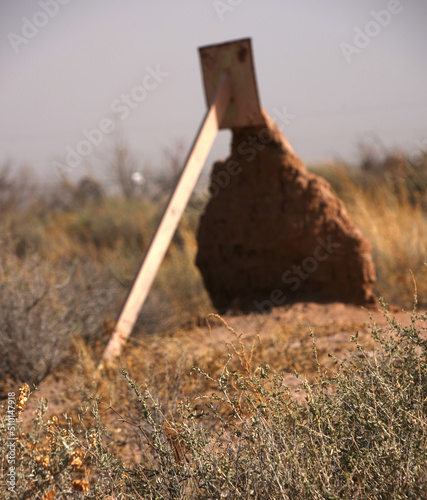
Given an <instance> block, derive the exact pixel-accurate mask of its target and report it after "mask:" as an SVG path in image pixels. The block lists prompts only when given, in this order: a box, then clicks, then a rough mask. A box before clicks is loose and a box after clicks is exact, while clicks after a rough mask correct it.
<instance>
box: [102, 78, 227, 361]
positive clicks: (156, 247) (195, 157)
mask: <svg viewBox="0 0 427 500" xmlns="http://www.w3.org/2000/svg"><path fill="white" fill-rule="evenodd" d="M230 100H231V83H230V76H229V73H228V72H225V73H224V74H223V75H222V77H221V79H220V82H219V85H218V89H217V92H216V96H215V98H214V100H213V103H212V106H211V107H210V108H209V110H208V111H207V113H206V116H205V118H204V120H203V122H202V125H201V127H200V129H199V132H198V134H197V136H196V139H195V141H194V143H193V147H192V148H191V150H190V153H189V155H188V157H187V161H186V163H185V165H184V168H183V170H182V173H181V177H180V179H179V181H178V183H177V185H176V188H175V190H174V192H173V194H172V196H171V199H170V201H169V203H168V205H167V208H166V210H165V212H164V214H163V217H162V220H161V222H160V225H159V227H158V228H157V231H156V233H155V235H154V238H153V239H152V241H151V243H150V246H149V248H148V250H147V253H146V255H145V258H144V260H143V262H142V264H141V267H140V269H139V272H138V274H137V276H136V279H135V281H134V283H133V285H132V288H131V290H130V292H129V294H128V297H127V299H126V302H125V304H124V306H123V309H122V311H121V313H120V316H119V319H118V321H117V324H116V327H115V330H114V332H113V335H112V336H111V338H110V341H109V343H108V345H107V347H106V349H105V351H104V354H103V356H102V360H101V365H100V367H101V366H103V365H104V364H106V363H108V362H111V361H112V360H113V359H114V358H116V357H117V356H119V355H120V353H121V350H122V346H123V344H124V343H125V342H126V339H127V338H128V337H129V335H130V334H131V332H132V329H133V327H134V325H135V322H136V320H137V318H138V315H139V312H140V310H141V307H142V306H143V304H144V301H145V299H146V297H147V295H148V292H149V291H150V288H151V285H152V283H153V281H154V278H155V277H156V274H157V271H158V269H159V267H160V264H161V262H162V260H163V258H164V256H165V254H166V251H167V249H168V248H169V244H170V242H171V240H172V237H173V235H174V233H175V231H176V228H177V226H178V223H179V221H180V219H181V216H182V214H183V212H184V210H185V207H186V206H187V203H188V200H189V198H190V196H191V193H192V192H193V189H194V186H195V185H196V182H197V179H198V178H199V176H200V173H201V171H202V168H203V165H204V163H205V161H206V158H207V156H208V154H209V151H210V149H211V147H212V144H213V142H214V140H215V137H216V135H217V132H218V129H219V127H220V126H221V122H222V120H223V118H224V116H225V113H226V111H227V108H228V105H229V103H230Z"/></svg>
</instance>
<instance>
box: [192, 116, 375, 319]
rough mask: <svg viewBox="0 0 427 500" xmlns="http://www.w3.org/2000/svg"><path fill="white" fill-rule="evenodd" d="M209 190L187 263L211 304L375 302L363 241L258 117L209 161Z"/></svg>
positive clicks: (338, 205)
mask: <svg viewBox="0 0 427 500" xmlns="http://www.w3.org/2000/svg"><path fill="white" fill-rule="evenodd" d="M264 114H265V113H264ZM210 192H211V198H210V201H209V203H208V204H207V206H206V209H205V213H204V214H203V216H202V217H201V220H200V226H199V230H198V235H197V241H198V254H197V258H196V264H197V266H198V267H199V269H200V271H201V274H202V276H203V279H204V283H205V286H206V289H207V290H208V292H209V294H210V296H211V299H212V302H213V304H214V305H215V307H216V308H217V309H218V310H220V311H224V310H227V309H230V308H231V307H232V308H239V309H243V310H247V309H249V310H250V309H258V310H260V311H265V310H269V309H270V308H271V307H273V306H275V305H281V304H283V303H285V302H286V301H291V300H306V299H311V300H338V301H342V302H349V303H356V304H368V303H372V302H374V301H375V297H374V295H373V292H372V286H373V283H374V281H375V270H374V265H373V262H372V258H371V253H370V250H371V248H370V244H369V242H368V241H367V239H366V238H364V237H363V235H362V234H361V232H360V230H359V229H358V228H357V227H356V226H355V224H354V223H353V222H352V221H351V220H350V218H349V216H348V214H347V211H346V209H345V206H344V204H343V202H342V201H341V200H339V199H338V198H337V197H336V196H334V195H333V194H332V193H331V191H330V185H329V183H328V182H326V181H325V180H324V179H322V178H320V177H317V176H316V175H314V174H312V173H310V172H308V171H307V170H306V168H305V166H304V164H303V163H302V161H301V160H300V159H299V158H298V156H297V155H296V154H295V153H294V151H293V150H292V148H291V146H290V145H289V143H288V142H287V140H286V138H285V137H284V135H283V134H282V132H281V131H280V129H279V127H278V126H277V125H276V124H274V123H273V122H272V120H271V119H270V118H269V117H268V116H267V115H266V114H265V126H261V127H247V128H240V129H235V130H233V139H232V145H231V155H230V157H229V158H228V159H227V160H225V161H219V162H217V163H215V165H214V168H213V171H212V174H211V183H210Z"/></svg>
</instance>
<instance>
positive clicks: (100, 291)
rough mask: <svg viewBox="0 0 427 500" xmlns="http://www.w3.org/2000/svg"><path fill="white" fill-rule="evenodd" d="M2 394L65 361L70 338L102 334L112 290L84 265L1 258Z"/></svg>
mask: <svg viewBox="0 0 427 500" xmlns="http://www.w3.org/2000/svg"><path fill="white" fill-rule="evenodd" d="M0 290H1V293H0V310H1V314H0V350H1V352H2V355H3V358H2V363H1V364H0V379H1V380H2V386H3V385H4V387H1V390H5V386H6V384H7V383H8V384H10V383H11V382H13V383H14V384H20V383H23V382H27V383H30V384H32V383H39V382H40V381H41V380H43V379H44V378H45V377H46V376H47V375H48V374H49V373H51V372H52V371H53V370H54V369H56V368H57V367H58V366H59V365H60V363H61V362H62V361H63V360H64V359H65V358H66V356H67V350H68V347H69V345H70V339H71V337H72V336H73V335H76V334H81V335H83V336H84V337H86V338H91V337H94V336H96V335H97V334H100V333H102V328H103V327H102V320H103V318H104V317H105V316H106V315H107V313H108V311H110V310H111V305H112V304H114V301H115V300H116V299H117V293H118V291H117V287H116V285H115V283H114V281H113V280H112V279H111V278H109V277H108V275H102V274H100V272H99V271H98V270H97V269H96V267H94V266H93V264H91V263H90V262H88V261H82V260H79V259H75V260H73V261H71V262H68V264H66V263H64V262H62V263H61V264H60V263H59V262H55V261H46V260H43V259H42V258H40V257H39V256H38V255H37V254H36V253H34V254H33V255H31V256H27V257H25V258H24V259H20V258H18V257H16V256H15V255H14V254H13V253H12V252H10V253H8V252H6V253H5V254H3V255H2V256H0Z"/></svg>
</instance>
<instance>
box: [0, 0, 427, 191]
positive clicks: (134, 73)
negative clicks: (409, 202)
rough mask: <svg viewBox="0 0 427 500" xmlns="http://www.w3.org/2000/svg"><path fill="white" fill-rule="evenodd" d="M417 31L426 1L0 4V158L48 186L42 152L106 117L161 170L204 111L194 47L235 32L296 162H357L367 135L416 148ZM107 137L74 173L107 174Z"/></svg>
mask: <svg viewBox="0 0 427 500" xmlns="http://www.w3.org/2000/svg"><path fill="white" fill-rule="evenodd" d="M43 9H44V10H43ZM426 26H427V2H426V1H425V0H400V1H399V0H391V1H388V2H387V1H379V0H378V1H376V0H357V1H356V0H351V1H350V0H322V1H318V0H317V1H315V0H274V1H273V0H264V1H262V2H261V1H260V0H258V1H257V0H240V1H239V0H175V1H172V0H168V1H166V0H156V1H154V0H151V1H149V0H139V1H138V0H120V1H119V0H68V1H67V0H36V1H34V0H0V40H1V42H0V62H1V66H0V68H1V79H0V109H1V115H0V165H1V164H2V163H3V162H4V161H5V160H6V159H12V160H14V161H15V163H14V164H15V165H16V166H19V165H23V164H26V165H29V166H33V167H34V168H36V169H37V170H38V171H39V172H41V173H42V174H43V179H44V181H45V182H50V181H53V180H54V179H55V173H54V169H53V167H52V161H54V160H57V161H59V162H63V163H65V158H66V151H69V150H70V148H71V149H74V150H75V149H76V148H77V146H78V145H79V143H80V142H81V141H82V140H84V139H85V135H84V132H83V131H84V130H86V131H90V130H93V129H94V128H99V124H100V122H102V121H104V122H105V120H106V119H108V118H115V120H116V127H120V129H121V130H122V134H123V136H124V138H125V140H126V141H127V142H128V143H129V146H130V149H131V151H132V152H133V153H134V155H135V157H136V159H137V162H138V165H139V166H141V167H142V166H143V165H144V164H147V163H151V164H152V165H153V166H155V167H159V166H160V165H161V160H162V151H163V150H164V149H165V148H168V147H169V148H173V147H174V144H176V143H177V142H179V141H181V142H183V143H184V144H185V146H186V147H188V146H189V145H190V144H191V142H192V140H193V138H194V135H195V133H196V131H197V129H198V126H199V124H200V121H201V119H202V117H203V115H204V113H205V110H206V104H205V100H204V93H203V85H202V81H201V72H200V66H199V60H198V52H197V48H198V47H199V46H203V45H207V44H212V43H220V42H224V41H228V40H232V39H237V38H246V37H250V38H252V45H253V51H254V59H255V68H256V75H257V81H258V89H259V94H260V99H261V103H262V105H263V107H264V108H265V109H266V110H267V112H268V113H269V114H270V115H271V116H272V117H273V118H274V119H277V111H280V112H283V110H286V113H288V114H289V115H292V117H291V118H289V119H288V120H287V121H288V123H287V124H284V123H281V126H282V128H283V131H284V133H285V134H286V135H287V137H288V139H289V141H290V142H291V144H292V145H293V147H294V149H295V151H296V152H297V153H298V154H299V155H300V156H301V157H302V159H303V160H304V161H305V162H309V163H312V162H316V161H321V160H324V159H328V158H334V157H343V158H345V159H349V160H356V158H357V152H358V149H357V144H358V142H359V141H361V140H367V141H369V140H372V139H371V138H372V137H379V138H380V139H381V141H382V142H383V143H384V145H385V146H386V147H388V148H393V147H399V148H401V149H404V150H405V151H409V152H410V151H413V150H414V149H416V148H419V147H420V142H418V143H417V142H416V141H421V142H422V141H424V144H425V145H426V147H427V120H426V114H427V92H426V91H427V61H426V56H427V29H426ZM355 37H356V39H355ZM343 44H344V45H343ZM148 75H150V76H148ZM153 75H154V78H153ZM135 88H138V90H134V89H135ZM132 91H133V92H134V95H135V96H136V98H139V99H140V102H135V101H134V100H133V101H131V104H124V103H125V101H124V100H123V99H126V97H123V96H126V94H131V93H132ZM144 92H145V94H144ZM104 125H105V123H104ZM114 135H115V133H114V132H111V133H105V134H104V137H103V138H102V139H100V138H99V137H100V136H99V135H96V133H95V135H94V136H93V140H94V141H96V142H100V144H99V145H97V146H93V147H92V151H91V152H90V154H88V155H87V156H86V158H85V160H84V162H82V164H81V165H80V166H79V167H75V168H74V170H73V174H75V175H81V174H82V173H84V172H85V171H86V170H87V168H88V166H90V168H92V172H93V173H95V174H96V175H99V176H101V177H107V175H108V173H107V172H106V167H105V161H104V159H105V157H106V150H108V148H109V147H111V144H112V141H113V138H114ZM229 140H230V133H229V132H228V131H224V132H221V133H220V134H219V137H218V139H217V141H216V143H215V145H214V150H213V153H212V154H211V155H210V158H209V162H208V166H207V168H208V169H209V168H210V164H211V162H212V160H214V159H215V158H219V157H224V156H226V154H227V151H228V143H229ZM67 148H68V149H67Z"/></svg>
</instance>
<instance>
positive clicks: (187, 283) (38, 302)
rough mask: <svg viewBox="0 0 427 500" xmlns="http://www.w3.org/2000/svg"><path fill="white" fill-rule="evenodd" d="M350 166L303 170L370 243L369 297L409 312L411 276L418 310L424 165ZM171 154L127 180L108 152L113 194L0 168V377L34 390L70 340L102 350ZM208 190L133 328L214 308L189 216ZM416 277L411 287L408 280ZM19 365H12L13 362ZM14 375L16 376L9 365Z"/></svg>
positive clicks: (195, 316)
mask: <svg viewBox="0 0 427 500" xmlns="http://www.w3.org/2000/svg"><path fill="white" fill-rule="evenodd" d="M360 152H361V155H360V161H359V164H358V165H349V164H346V163H343V162H340V161H336V162H334V163H332V164H328V165H316V166H312V167H310V169H311V170H312V171H314V172H315V173H316V174H318V175H320V176H322V177H324V178H326V179H327V180H328V181H329V182H330V184H331V187H332V190H333V191H334V192H335V193H336V194H337V195H338V196H339V197H340V198H341V199H343V200H344V202H345V204H346V207H347V209H348V212H349V214H350V216H351V217H352V218H353V220H354V221H355V223H356V224H357V225H358V226H359V227H360V229H361V230H362V232H363V233H364V234H365V236H366V237H367V238H368V239H369V240H370V242H371V243H372V252H373V258H374V262H375V266H376V271H377V283H376V285H375V293H376V294H377V296H378V297H383V298H384V299H385V301H386V302H388V303H389V304H396V305H398V306H400V307H405V308H411V306H412V303H413V296H414V286H415V285H414V279H415V283H416V286H417V289H418V297H419V304H420V306H421V307H425V306H426V305H427V280H426V267H425V266H424V262H426V259H427V159H426V155H421V156H418V157H417V164H414V163H411V161H410V160H409V159H408V158H407V157H405V155H403V154H402V153H400V152H385V153H382V154H379V153H378V152H375V151H372V150H370V149H368V148H363V147H361V148H360ZM182 156H183V148H182V147H181V146H179V147H176V148H175V149H173V150H171V151H168V152H166V154H165V163H166V166H165V168H164V169H163V170H161V171H160V172H159V173H157V174H153V172H152V171H149V170H146V171H144V172H140V173H138V175H137V176H136V177H135V172H134V171H135V165H134V163H133V162H132V156H131V154H130V153H129V151H128V150H127V148H126V146H124V145H123V144H118V145H117V146H116V148H115V150H114V152H113V154H112V156H111V161H110V164H109V168H110V169H111V172H112V174H113V176H114V179H115V187H116V189H115V190H114V191H111V189H107V188H106V186H104V185H102V183H101V182H99V181H98V180H97V179H94V178H92V177H89V176H88V177H85V178H83V179H80V180H79V181H78V182H72V181H71V180H70V179H67V178H64V179H62V180H58V182H57V184H56V185H55V186H52V187H51V188H49V189H47V188H43V187H42V186H40V185H38V183H37V181H36V180H35V179H34V178H33V177H32V175H31V173H30V172H28V171H23V170H20V171H19V170H17V169H16V168H15V166H14V165H12V164H6V165H3V166H2V167H0V214H1V215H0V240H1V249H2V251H1V253H0V290H1V294H0V310H1V314H0V332H1V336H0V348H1V350H2V352H3V353H4V356H3V362H2V364H1V369H0V372H1V373H0V377H1V378H2V379H3V380H4V381H5V383H6V385H7V381H8V380H10V379H13V380H15V381H16V382H18V383H22V382H24V381H26V382H29V383H30V382H36V383H37V382H39V381H40V380H42V379H43V378H44V377H45V375H46V374H47V373H49V372H51V371H52V370H54V368H55V367H56V366H58V364H59V363H61V362H62V361H63V360H64V359H65V357H66V354H67V349H68V348H69V346H70V345H71V342H70V341H71V337H73V336H74V335H76V334H78V335H79V336H80V337H81V338H83V339H84V340H85V341H89V342H92V343H94V344H97V343H98V345H99V346H101V345H102V344H103V342H105V340H106V336H107V335H109V334H110V333H111V327H112V324H113V321H114V320H115V319H116V317H117V314H118V311H119V310H120V306H121V305H122V304H123V301H124V300H125V297H126V293H127V291H128V290H129V287H130V285H131V283H132V280H133V278H134V276H135V273H136V271H137V269H138V266H139V264H140V262H141V258H142V256H143V254H144V251H145V250H146V249H147V246H148V244H149V242H150V239H151V237H152V235H153V233H154V231H155V228H156V226H157V223H158V221H159V219H160V217H161V214H162V211H163V209H164V207H165V205H166V202H167V197H168V194H167V193H169V192H170V191H171V189H172V187H173V185H174V183H175V181H176V179H177V175H178V174H179V169H180V165H181V164H182ZM207 200H208V195H207V189H203V188H201V189H199V190H198V191H197V192H196V193H194V194H193V196H192V199H191V201H190V203H189V206H188V207H187V210H186V212H185V216H184V218H183V219H182V221H181V223H180V225H179V229H178V231H177V233H176V235H175V237H174V239H173V243H172V245H171V247H170V249H169V251H168V253H167V256H166V259H165V261H164V263H163V264H162V266H161V269H160V272H159V274H158V276H157V278H156V281H155V284H154V286H153V289H152V291H151V293H150V295H149V297H148V300H147V301H146V303H145V305H144V307H143V311H142V314H141V316H140V318H139V320H138V323H137V325H136V328H135V335H134V337H135V338H134V340H133V341H134V342H138V332H141V331H143V332H144V334H168V333H172V331H173V330H174V329H176V328H182V327H189V328H191V326H192V325H193V326H194V325H196V324H199V323H200V322H202V321H203V319H204V317H205V316H206V315H207V314H208V313H209V312H212V311H213V307H212V305H211V303H210V300H209V297H208V295H207V293H206V291H205V290H204V287H203V283H202V280H201V277H200V275H199V272H198V270H197V268H196V266H195V264H194V260H195V255H196V251H197V248H196V239H195V233H196V230H197V224H198V219H199V216H200V213H201V212H202V210H203V207H204V204H205V203H206V201H207ZM413 277H414V278H413ZM18 360H19V362H18ZM18 366H19V369H18V368H17V367H18Z"/></svg>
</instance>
